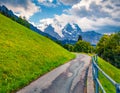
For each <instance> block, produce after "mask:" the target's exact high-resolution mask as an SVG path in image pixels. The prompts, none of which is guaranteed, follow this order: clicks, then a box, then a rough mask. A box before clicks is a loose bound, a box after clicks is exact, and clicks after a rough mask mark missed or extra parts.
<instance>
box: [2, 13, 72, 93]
mask: <svg viewBox="0 0 120 93" xmlns="http://www.w3.org/2000/svg"><path fill="white" fill-rule="evenodd" d="M72 58H74V55H73V54H71V53H70V52H68V51H67V50H65V49H63V48H62V47H60V46H59V45H57V44H56V43H54V42H52V41H51V40H49V39H48V38H45V37H43V36H41V35H39V34H37V33H35V32H33V31H31V30H29V29H28V28H25V27H24V26H22V25H20V24H18V23H16V22H14V21H12V20H11V19H9V18H7V17H5V16H3V15H1V14H0V93H9V92H11V91H14V90H16V89H19V88H21V87H23V86H25V85H26V84H28V83H29V82H31V81H32V80H34V79H36V78H37V77H39V76H41V75H43V74H44V73H46V72H48V71H50V70H51V69H53V68H55V67H56V66H58V65H61V64H64V63H65V62H67V61H68V60H70V59H72Z"/></svg>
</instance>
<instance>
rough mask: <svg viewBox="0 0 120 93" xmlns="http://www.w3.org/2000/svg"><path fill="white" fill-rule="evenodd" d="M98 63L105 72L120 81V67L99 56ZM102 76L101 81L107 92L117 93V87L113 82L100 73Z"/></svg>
mask: <svg viewBox="0 0 120 93" xmlns="http://www.w3.org/2000/svg"><path fill="white" fill-rule="evenodd" d="M98 64H99V66H100V68H102V69H103V71H104V72H106V73H107V74H108V75H109V76H110V77H111V78H112V79H113V80H115V81H116V82H118V83H120V69H118V68H116V67H114V66H112V65H111V64H109V63H108V62H106V61H105V60H103V59H101V58H98ZM99 74H100V76H99V78H100V81H101V83H102V85H103V87H104V88H105V90H106V93H116V92H115V90H116V89H115V87H114V86H113V85H112V84H111V82H109V81H108V80H107V79H106V78H105V77H104V76H103V75H102V74H101V73H99Z"/></svg>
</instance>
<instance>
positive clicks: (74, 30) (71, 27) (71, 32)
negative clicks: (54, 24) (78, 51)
mask: <svg viewBox="0 0 120 93" xmlns="http://www.w3.org/2000/svg"><path fill="white" fill-rule="evenodd" d="M81 32H82V31H81V29H80V27H79V26H78V25H77V24H74V23H73V24H70V23H68V24H66V25H65V27H64V28H63V29H62V34H63V36H64V38H63V39H64V40H74V41H77V39H78V36H79V35H80V33H81Z"/></svg>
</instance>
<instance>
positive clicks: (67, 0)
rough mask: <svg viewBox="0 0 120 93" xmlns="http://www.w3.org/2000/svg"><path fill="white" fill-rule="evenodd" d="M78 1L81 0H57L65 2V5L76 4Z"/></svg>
mask: <svg viewBox="0 0 120 93" xmlns="http://www.w3.org/2000/svg"><path fill="white" fill-rule="evenodd" d="M80 1H81V0H59V2H61V3H63V4H65V5H73V4H76V3H78V2H80Z"/></svg>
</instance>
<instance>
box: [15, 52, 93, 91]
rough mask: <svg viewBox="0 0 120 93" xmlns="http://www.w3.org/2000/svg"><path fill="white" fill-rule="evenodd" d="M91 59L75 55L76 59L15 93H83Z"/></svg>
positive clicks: (82, 55)
mask: <svg viewBox="0 0 120 93" xmlns="http://www.w3.org/2000/svg"><path fill="white" fill-rule="evenodd" d="M90 59H91V57H90V56H88V55H85V54H77V57H76V59H74V60H72V61H70V62H68V63H66V64H64V65H62V66H60V67H58V68H56V69H54V70H52V71H51V72H49V73H47V74H45V75H44V76H42V77H40V78H39V79H37V80H36V81H34V82H32V83H31V84H30V85H28V86H26V87H24V88H23V89H21V90H19V91H18V92H17V93H85V90H86V89H85V85H86V84H85V82H86V75H87V69H88V67H89V64H90Z"/></svg>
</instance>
